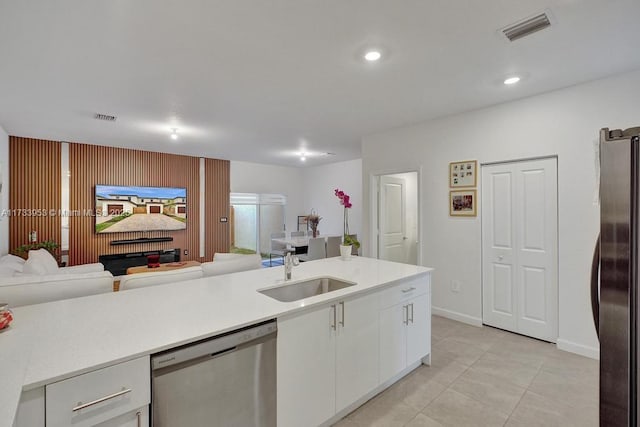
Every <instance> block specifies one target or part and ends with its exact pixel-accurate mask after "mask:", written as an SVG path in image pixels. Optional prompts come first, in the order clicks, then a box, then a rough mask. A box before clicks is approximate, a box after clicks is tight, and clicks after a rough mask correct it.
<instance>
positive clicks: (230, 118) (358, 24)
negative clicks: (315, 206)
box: [0, 0, 640, 166]
mask: <svg viewBox="0 0 640 427" xmlns="http://www.w3.org/2000/svg"><path fill="white" fill-rule="evenodd" d="M544 10H548V11H550V13H551V16H552V19H553V22H554V25H553V26H552V28H550V29H547V30H544V31H541V32H538V33H535V34H533V35H532V36H530V37H528V38H525V39H521V40H518V41H515V42H513V43H510V42H507V41H506V39H504V38H501V37H500V36H499V35H498V31H497V30H498V29H500V28H502V27H504V26H506V25H509V24H512V23H514V22H516V21H518V20H521V19H523V18H526V17H528V16H530V15H533V14H536V13H539V12H542V11H544ZM639 16H640V2H639V1H637V0H607V1H602V0H482V1H479V0H402V1H398V0H348V1H345V0H179V1H178V0H173V1H167V0H136V1H131V0H108V1H101V2H98V1H87V0H75V1H70V0H56V1H51V0H40V1H32V0H20V1H10V0H0V125H2V126H3V127H4V128H5V130H6V131H7V132H8V133H9V134H11V135H19V136H28V137H36V138H46V139H53V140H62V141H74V142H86V143H91V144H100V145H113V146H120V147H130V148H137V149H143V150H153V151H163V152H173V153H181V154H188V155H196V156H206V157H215V158H223V159H230V160H244V161H254V162H260V163H270V164H281V165H290V166H300V165H302V164H303V163H302V162H300V160H299V159H298V156H297V154H296V153H297V152H299V151H300V150H301V149H304V150H305V151H307V152H309V153H310V155H309V156H308V160H307V162H306V163H304V164H305V165H317V164H323V163H330V162H335V161H341V160H348V159H354V158H358V157H359V156H360V141H361V138H362V137H363V136H365V135H367V134H372V133H376V132H380V131H384V130H387V129H390V128H393V127H398V126H402V125H406V124H411V123H416V122H419V121H424V120H427V119H430V118H434V117H438V116H443V115H447V114H452V113H457V112H462V111H467V110H471V109H476V108H479V107H483V106H487V105H491V104H496V103H500V102H504V101H508V100H513V99H517V98H522V97H526V96H530V95H533V94H537V93H541V92H545V91H550V90H553V89H556V88H560V87H564V86H568V85H572V84H576V83H579V82H584V81H588V80H593V79H597V78H601V77H604V76H608V75H611V74H616V73H620V72H624V71H627V70H631V69H634V68H638V67H640V49H638V42H637V41H638V40H640V25H638V23H637V20H638V17H639ZM370 47H375V48H378V49H380V50H382V52H383V58H382V60H380V61H379V62H377V63H366V62H365V61H364V60H362V55H363V53H364V51H365V50H366V49H367V48H370ZM512 73H519V74H521V75H523V76H524V77H525V78H524V79H523V80H522V81H521V82H520V83H518V84H517V85H514V86H509V87H508V86H505V85H503V84H502V81H503V80H504V78H505V77H506V76H508V75H510V74H512ZM95 113H104V114H112V115H116V116H117V117H118V119H117V121H116V122H113V123H111V122H103V121H98V120H95V119H94V118H93V116H94V114H95ZM173 127H175V128H178V133H179V138H178V140H177V141H173V140H171V139H170V138H169V134H170V132H171V128H173ZM425 143H428V141H425ZM327 152H330V153H334V154H335V155H326V154H322V155H321V154H319V153H327Z"/></svg>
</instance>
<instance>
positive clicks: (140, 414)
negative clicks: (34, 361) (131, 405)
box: [136, 411, 142, 427]
mask: <svg viewBox="0 0 640 427" xmlns="http://www.w3.org/2000/svg"><path fill="white" fill-rule="evenodd" d="M136 419H137V421H138V427H142V412H140V411H138V412H136Z"/></svg>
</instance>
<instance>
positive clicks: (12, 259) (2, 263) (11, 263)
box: [0, 255, 25, 276]
mask: <svg viewBox="0 0 640 427" xmlns="http://www.w3.org/2000/svg"><path fill="white" fill-rule="evenodd" d="M24 263H25V261H24V260H23V259H22V258H20V257H19V256H15V255H5V256H3V257H2V258H0V267H2V268H3V269H5V268H7V269H11V270H12V271H13V273H22V269H23V268H24ZM13 273H12V274H11V275H12V276H13Z"/></svg>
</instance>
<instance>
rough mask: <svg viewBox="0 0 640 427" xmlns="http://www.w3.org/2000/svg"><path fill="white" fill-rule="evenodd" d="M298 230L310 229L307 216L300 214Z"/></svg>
mask: <svg viewBox="0 0 640 427" xmlns="http://www.w3.org/2000/svg"><path fill="white" fill-rule="evenodd" d="M298 231H309V223H308V221H307V216H306V215H304V216H298Z"/></svg>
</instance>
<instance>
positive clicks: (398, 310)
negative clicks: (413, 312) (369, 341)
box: [379, 304, 407, 384]
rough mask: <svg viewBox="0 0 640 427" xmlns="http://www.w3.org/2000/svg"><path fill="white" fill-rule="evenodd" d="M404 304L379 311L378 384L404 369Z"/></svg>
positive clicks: (405, 359)
mask: <svg viewBox="0 0 640 427" xmlns="http://www.w3.org/2000/svg"><path fill="white" fill-rule="evenodd" d="M406 315H407V312H406V304H397V305H394V306H391V307H389V308H386V309H384V310H382V311H380V365H379V367H380V368H379V370H380V384H382V383H384V382H386V381H387V380H389V379H390V378H391V377H393V376H394V375H396V374H399V373H400V371H402V370H403V369H404V368H405V367H406V362H407V340H406V327H405V326H406V325H405V322H406Z"/></svg>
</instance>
